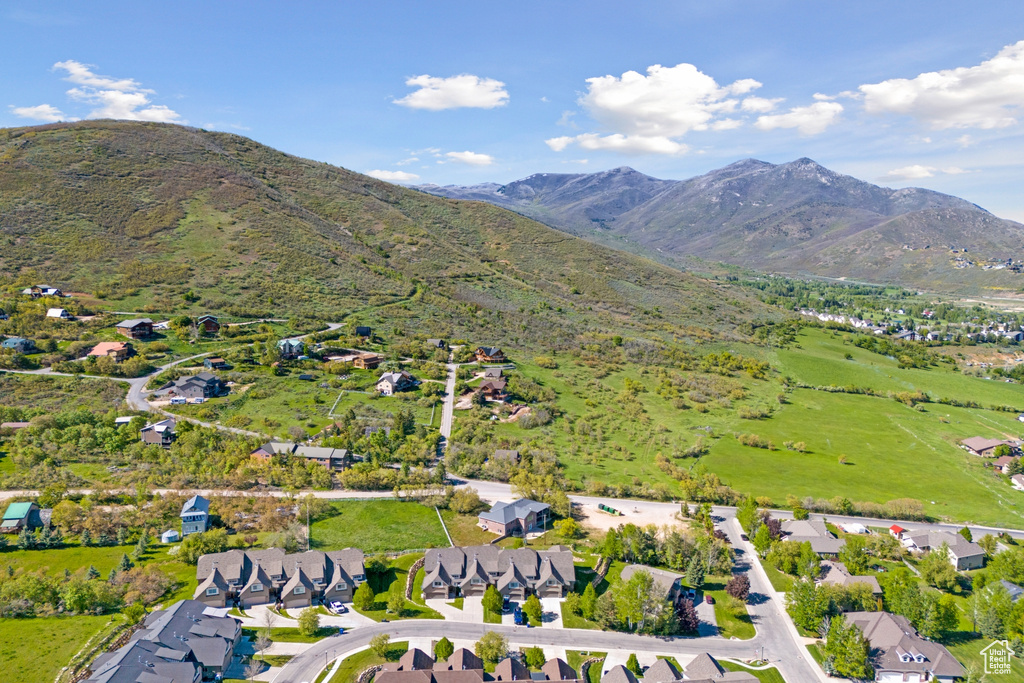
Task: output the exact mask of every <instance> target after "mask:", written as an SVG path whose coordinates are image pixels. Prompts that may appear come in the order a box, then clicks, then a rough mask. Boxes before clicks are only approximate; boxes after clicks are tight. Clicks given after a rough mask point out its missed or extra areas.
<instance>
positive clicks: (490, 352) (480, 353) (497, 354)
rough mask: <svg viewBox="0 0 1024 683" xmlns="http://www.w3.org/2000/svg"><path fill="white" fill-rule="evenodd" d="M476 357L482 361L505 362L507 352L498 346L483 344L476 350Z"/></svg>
mask: <svg viewBox="0 0 1024 683" xmlns="http://www.w3.org/2000/svg"><path fill="white" fill-rule="evenodd" d="M475 354H476V359H477V360H478V361H479V362H481V363H504V362H505V354H504V353H502V351H501V349H499V348H498V347H497V346H481V347H478V348H477V350H476V351H475Z"/></svg>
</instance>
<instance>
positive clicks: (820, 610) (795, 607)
mask: <svg viewBox="0 0 1024 683" xmlns="http://www.w3.org/2000/svg"><path fill="white" fill-rule="evenodd" d="M786 611H787V612H789V615H790V616H791V617H793V622H794V623H795V624H796V625H797V626H801V627H803V628H805V629H807V630H808V631H817V630H818V628H819V627H820V626H821V622H822V620H823V619H824V618H825V617H826V616H828V615H829V614H830V612H831V611H832V605H831V601H830V600H829V599H828V596H827V595H826V594H825V592H824V591H823V590H821V589H819V588H818V587H817V586H815V585H814V581H809V580H803V581H794V582H793V587H792V588H791V589H790V591H789V592H788V593H786Z"/></svg>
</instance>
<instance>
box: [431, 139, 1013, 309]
mask: <svg viewBox="0 0 1024 683" xmlns="http://www.w3.org/2000/svg"><path fill="white" fill-rule="evenodd" d="M423 189H424V190H426V191H429V192H432V193H434V194H440V195H444V196H450V197H457V198H467V199H470V198H471V199H480V200H484V201H490V202H492V203H495V204H498V205H500V206H505V207H508V208H511V209H513V210H515V211H519V212H521V213H523V214H525V215H528V216H532V217H534V218H536V219H538V220H541V221H544V222H546V223H548V224H549V225H552V226H554V227H558V228H560V229H563V230H566V231H568V232H572V233H574V234H577V235H582V236H585V237H588V238H589V239H592V240H595V241H598V242H603V243H619V242H620V241H625V242H626V243H627V244H629V245H631V246H632V247H634V248H635V249H636V250H640V251H643V252H645V253H649V254H653V255H656V256H657V257H658V258H660V259H662V260H665V261H668V262H673V261H675V260H677V259H680V258H682V257H686V256H697V257H700V258H703V259H709V260H716V261H724V262H727V263H735V264H739V265H744V266H748V267H751V268H756V269H761V270H770V271H781V272H790V273H804V274H815V275H823V276H828V277H852V278H856V279H864V280H869V281H877V282H893V283H901V284H908V285H916V286H929V287H938V288H945V289H962V290H970V289H975V288H980V287H997V288H998V287H1010V288H1013V289H1020V287H1021V286H1022V285H1024V276H1022V275H1021V274H1019V273H1010V272H1009V271H1006V270H988V269H985V268H984V266H985V265H993V264H995V263H996V262H997V261H998V262H1005V261H1006V259H1008V258H1012V259H1014V260H1019V259H1020V258H1021V257H1022V254H1021V252H1020V245H1021V243H1022V241H1024V240H1022V238H1024V229H1022V226H1021V225H1020V224H1018V223H1015V222H1013V221H1007V220H1003V219H1000V218H997V217H996V216H993V215H992V214H991V213H989V212H988V211H985V210H984V209H982V208H981V207H978V206H976V205H974V204H971V203H970V202H967V201H965V200H963V199H959V198H956V197H952V196H949V195H944V194H941V193H938V192H933V191H930V190H924V189H920V188H906V189H901V190H892V189H889V188H884V187H879V186H877V185H872V184H871V183H867V182H864V181H861V180H857V179H856V178H852V177H850V176H846V175H842V174H839V173H835V172H834V171H830V170H829V169H827V168H825V167H823V166H821V165H819V164H817V163H815V162H814V161H812V160H810V159H798V160H796V161H793V162H790V163H786V164H779V165H775V164H769V163H766V162H763V161H757V160H754V159H747V160H745V161H740V162H737V163H735V164H731V165H729V166H726V167H725V168H721V169H718V170H715V171H712V172H710V173H707V174H705V175H702V176H698V177H696V178H691V179H689V180H683V181H668V180H658V179H656V178H651V177H650V176H646V175H643V174H642V173H638V172H637V171H634V170H633V169H630V168H618V169H614V170H612V171H606V172H603V173H594V174H536V175H532V176H530V177H529V178H525V179H523V180H520V181H516V182H514V183H510V184H508V185H505V186H488V185H482V186H476V187H474V188H459V187H444V188H439V187H436V186H428V187H424V188H423ZM953 249H956V250H963V249H967V250H968V251H967V254H969V256H964V252H962V251H958V252H957V254H956V255H955V254H954V253H953ZM956 256H961V257H962V258H966V259H967V260H968V261H970V262H971V263H970V264H965V263H963V262H960V263H959V264H958V263H957V262H956V261H954V259H955V258H956ZM957 265H961V266H963V265H967V267H957Z"/></svg>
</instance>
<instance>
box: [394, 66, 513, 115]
mask: <svg viewBox="0 0 1024 683" xmlns="http://www.w3.org/2000/svg"><path fill="white" fill-rule="evenodd" d="M405 84H406V85H408V86H412V87H416V88H419V89H418V90H416V91H414V92H411V93H409V94H408V95H406V96H405V97H403V98H402V99H400V100H394V103H395V104H400V105H402V106H403V107H409V108H411V109H429V110H431V111H440V110H442V109H458V108H460V107H472V108H477V109H494V108H495V107H501V106H503V105H506V104H508V100H509V95H508V91H507V90H505V84H504V83H502V82H501V81H496V80H494V79H493V78H480V77H479V76H474V75H472V74H460V75H458V76H451V77H450V78H437V77H435V76H429V75H427V74H423V75H422V76H413V77H412V78H409V79H408V80H406V81H405Z"/></svg>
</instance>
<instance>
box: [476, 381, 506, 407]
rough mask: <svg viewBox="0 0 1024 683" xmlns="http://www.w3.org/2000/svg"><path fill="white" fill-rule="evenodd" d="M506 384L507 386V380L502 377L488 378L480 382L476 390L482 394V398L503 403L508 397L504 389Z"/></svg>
mask: <svg viewBox="0 0 1024 683" xmlns="http://www.w3.org/2000/svg"><path fill="white" fill-rule="evenodd" d="M506 386H508V382H506V381H505V380H504V379H489V380H486V381H484V382H481V383H480V388H479V389H477V391H479V392H480V393H481V394H483V397H484V399H486V400H488V401H497V402H499V403H504V402H505V400H506V399H508V392H507V391H505V387H506Z"/></svg>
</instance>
